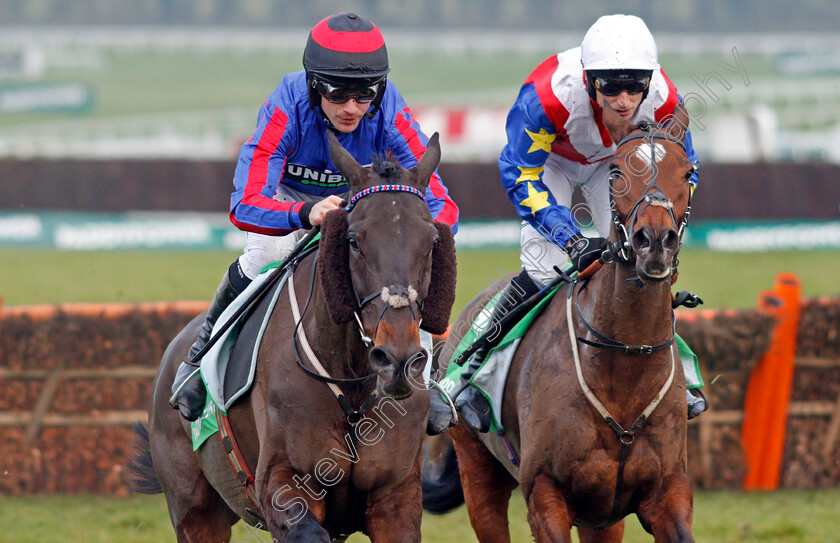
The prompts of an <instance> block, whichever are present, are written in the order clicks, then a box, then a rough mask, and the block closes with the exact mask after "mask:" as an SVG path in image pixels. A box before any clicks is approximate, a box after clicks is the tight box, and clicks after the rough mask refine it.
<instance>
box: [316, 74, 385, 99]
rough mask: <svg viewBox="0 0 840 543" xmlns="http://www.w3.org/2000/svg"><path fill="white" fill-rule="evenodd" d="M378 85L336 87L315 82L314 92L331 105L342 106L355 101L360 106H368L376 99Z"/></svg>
mask: <svg viewBox="0 0 840 543" xmlns="http://www.w3.org/2000/svg"><path fill="white" fill-rule="evenodd" d="M379 85H380V83H374V84H373V85H359V86H355V85H354V86H349V87H338V86H335V85H332V84H330V83H327V82H326V81H320V80H316V81H315V90H316V91H318V94H320V95H321V96H323V97H324V98H326V99H327V101H328V102H331V103H333V104H343V103H345V102H347V101H349V100H355V101H357V102H359V103H360V104H369V103H370V102H373V99H374V98H376V94H377V93H378V92H379Z"/></svg>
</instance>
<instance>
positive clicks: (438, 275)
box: [420, 221, 457, 334]
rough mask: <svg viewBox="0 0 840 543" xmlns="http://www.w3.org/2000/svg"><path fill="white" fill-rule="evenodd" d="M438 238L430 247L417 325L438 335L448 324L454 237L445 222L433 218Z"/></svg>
mask: <svg viewBox="0 0 840 543" xmlns="http://www.w3.org/2000/svg"><path fill="white" fill-rule="evenodd" d="M435 227H436V228H437V230H438V236H439V237H438V241H437V243H436V244H435V248H434V249H433V250H432V277H431V279H430V281H429V294H428V295H427V296H426V299H425V300H424V301H423V322H422V323H421V324H420V327H421V328H422V329H423V330H425V331H427V332H429V333H431V334H442V333H444V332H446V329H447V328H448V327H449V315H450V313H452V304H454V303H455V280H456V275H457V266H456V263H455V236H453V235H452V229H451V228H450V227H449V225H448V224H444V223H442V222H437V221H435Z"/></svg>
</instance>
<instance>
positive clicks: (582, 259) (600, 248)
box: [566, 233, 607, 272]
mask: <svg viewBox="0 0 840 543" xmlns="http://www.w3.org/2000/svg"><path fill="white" fill-rule="evenodd" d="M606 248H607V240H606V238H598V237H595V238H587V237H584V236H583V235H582V234H580V233H577V234H575V235H574V236H572V238H571V239H570V240H569V243H568V244H566V251H568V253H569V260H571V261H572V264H573V265H574V267H575V269H576V270H577V271H579V272H582V271H583V270H585V269H586V268H588V267H589V266H590V265H591V264H592V263H593V262H595V261H596V260H598V259H599V258H600V257H601V254H602V253H603V252H604V250H605V249H606Z"/></svg>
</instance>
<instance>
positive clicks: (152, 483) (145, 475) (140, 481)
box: [128, 422, 163, 494]
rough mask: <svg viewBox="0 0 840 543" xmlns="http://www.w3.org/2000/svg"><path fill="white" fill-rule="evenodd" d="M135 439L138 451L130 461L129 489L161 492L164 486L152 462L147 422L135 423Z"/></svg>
mask: <svg viewBox="0 0 840 543" xmlns="http://www.w3.org/2000/svg"><path fill="white" fill-rule="evenodd" d="M134 439H135V441H134V443H135V447H136V449H137V452H136V454H135V455H134V456H133V457H132V458H131V459H130V460H129V461H128V489H129V490H130V491H132V492H136V493H138V494H160V493H161V492H163V488H161V486H160V481H158V478H157V475H156V474H155V467H154V465H153V464H152V448H151V446H150V445H149V429H148V428H147V427H146V425H145V424H141V423H139V422H138V423H137V424H135V425H134Z"/></svg>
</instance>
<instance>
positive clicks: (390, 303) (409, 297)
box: [344, 183, 426, 347]
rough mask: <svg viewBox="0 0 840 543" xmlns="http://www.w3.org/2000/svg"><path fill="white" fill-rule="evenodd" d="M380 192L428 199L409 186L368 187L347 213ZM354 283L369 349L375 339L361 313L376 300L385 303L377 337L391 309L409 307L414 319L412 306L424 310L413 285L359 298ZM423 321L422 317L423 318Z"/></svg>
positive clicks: (352, 200) (356, 312) (359, 323)
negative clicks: (368, 333) (407, 194)
mask: <svg viewBox="0 0 840 543" xmlns="http://www.w3.org/2000/svg"><path fill="white" fill-rule="evenodd" d="M379 192H407V193H409V194H413V195H415V196H417V197H418V198H420V199H421V200H423V201H424V202H425V201H426V197H425V196H424V195H423V193H422V192H421V191H420V190H418V189H416V188H414V187H412V186H409V185H400V184H393V183H389V184H383V185H374V186H372V187H367V188H365V189H362V190H360V191H359V192H357V193H356V194H355V195H354V196H353V197H352V198H350V201H349V203H348V204H347V206H346V207H345V208H344V210H345V211H347V213H348V214H349V213H352V211H353V208H355V207H356V204H357V203H358V202H359V200H361V199H362V198H364V197H366V196H370V195H371V194H377V193H379ZM351 280H352V283H353V296H355V298H356V309H355V310H354V311H353V317H354V318H355V320H356V325H357V326H358V327H359V334H360V335H361V338H362V341H363V342H364V344H365V345H366V346H368V347H370V346H371V345H373V339H371V337H370V336H368V335H367V334H366V333H365V328H364V326H363V325H362V318H361V316H360V315H359V313H361V311H362V310H363V309H364V308H365V306H366V305H367V304H369V303H370V302H372V301H374V300H376V299H377V298H379V299H381V300H382V301H383V302H385V303H384V304H383V305H382V309H381V310H380V311H379V316H378V317H377V319H376V326H375V327H374V331H373V335H374V337H375V336H376V332H377V330H379V323H380V322H381V321H382V317H384V316H385V312H386V311H387V310H388V309H389V308H394V309H398V308H400V307H408V309H409V310H410V311H411V315H412V316H413V317H414V319H415V320H416V319H417V313H416V312H415V310H414V306H413V305H412V304H416V305H417V306H418V310H422V309H423V306H422V302H421V301H417V291H416V290H415V289H414V287H412V286H411V285H389V286H387V287H386V286H383V287H382V288H380V289H378V290H375V291H373V292H372V293H370V294H368V295H367V296H364V297H362V296H359V291H358V289H357V288H356V281H355V278H353V277H351ZM421 319H422V317H421Z"/></svg>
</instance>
